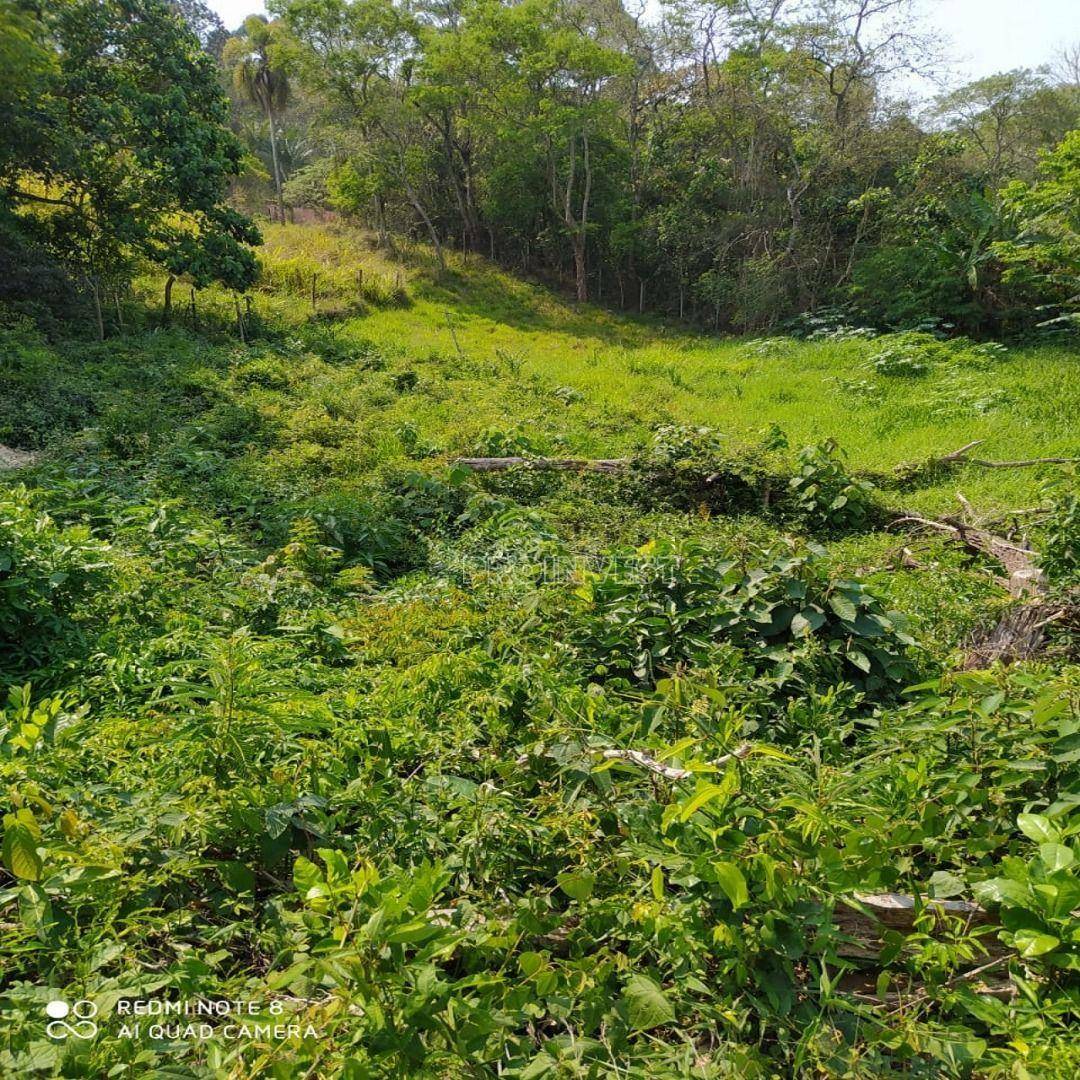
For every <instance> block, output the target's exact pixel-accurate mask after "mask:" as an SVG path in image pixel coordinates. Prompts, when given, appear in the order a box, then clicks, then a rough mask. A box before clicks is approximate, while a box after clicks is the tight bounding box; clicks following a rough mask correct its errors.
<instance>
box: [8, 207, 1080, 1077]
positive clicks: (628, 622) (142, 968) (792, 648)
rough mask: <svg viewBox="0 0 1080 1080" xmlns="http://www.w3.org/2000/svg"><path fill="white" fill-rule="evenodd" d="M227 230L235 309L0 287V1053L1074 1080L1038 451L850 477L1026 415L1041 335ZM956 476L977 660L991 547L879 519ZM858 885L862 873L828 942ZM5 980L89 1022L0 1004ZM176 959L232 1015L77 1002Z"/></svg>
mask: <svg viewBox="0 0 1080 1080" xmlns="http://www.w3.org/2000/svg"><path fill="white" fill-rule="evenodd" d="M267 240H268V243H267V248H266V251H265V253H264V256H263V257H264V261H265V269H264V279H263V280H264V284H263V286H262V287H261V291H260V292H258V293H257V294H256V296H255V297H254V301H253V305H252V309H251V312H250V315H249V316H248V317H247V318H246V320H245V324H244V336H245V339H246V340H245V341H244V342H243V343H241V342H240V341H239V340H238V337H237V330H236V327H235V326H234V322H235V320H236V318H237V311H238V310H239V311H240V316H241V318H244V309H243V308H242V307H240V306H239V305H237V304H236V302H235V300H234V298H233V297H231V296H228V295H226V294H216V293H213V292H206V293H202V294H199V296H198V297H197V298H196V312H195V316H194V319H193V317H192V315H191V313H190V311H189V310H187V309H186V308H185V307H184V304H183V303H182V302H181V301H183V300H186V296H185V295H184V294H183V293H182V292H181V291H180V290H179V289H178V290H177V297H179V299H176V300H175V301H174V302H175V310H174V313H173V317H172V325H171V326H169V327H162V326H161V325H160V322H161V317H160V313H159V312H158V311H156V310H153V311H152V313H151V314H150V315H148V316H146V317H145V320H144V324H143V325H142V326H141V328H140V327H139V326H138V325H136V326H135V327H134V328H132V325H131V324H132V323H133V322H136V323H137V320H136V319H134V317H133V316H131V315H129V319H128V322H129V327H128V332H126V333H124V334H117V335H115V336H113V337H110V338H109V339H107V340H106V341H105V342H103V343H101V344H98V343H94V344H89V343H87V342H84V341H76V340H61V341H54V342H50V341H47V340H46V339H45V338H43V337H42V335H41V334H40V333H39V332H38V331H36V330H34V329H33V328H32V327H31V326H30V325H29V324H27V323H25V322H14V323H9V325H6V326H4V327H3V328H0V339H2V344H3V348H4V351H5V357H6V358H7V359H6V360H5V366H4V368H3V369H2V370H0V443H4V444H6V445H9V446H13V447H20V448H22V449H26V450H40V451H41V454H40V458H39V459H38V460H37V461H36V463H33V464H31V465H29V466H28V467H25V468H20V469H13V470H5V471H4V472H2V473H0V646H2V648H0V681H2V683H3V685H4V686H5V687H6V688H8V692H9V700H8V704H7V706H6V708H5V710H4V713H3V722H2V723H0V732H2V734H0V770H2V779H3V782H4V784H5V787H6V788H7V789H8V790H9V791H10V793H11V802H12V808H11V812H10V813H9V814H8V815H7V817H6V818H5V840H4V855H3V864H4V869H3V870H2V871H0V874H2V877H0V947H2V948H3V950H4V952H5V955H6V956H7V957H8V958H9V959H8V960H7V961H6V962H5V970H4V974H3V977H2V983H0V1004H2V1006H3V1008H4V1011H5V1015H6V1017H7V1018H8V1020H9V1023H8V1031H9V1032H10V1036H9V1041H8V1045H7V1046H6V1048H4V1049H3V1050H0V1067H2V1068H3V1070H4V1071H5V1072H12V1073H20V1072H29V1073H33V1072H34V1071H37V1072H40V1073H44V1074H49V1073H51V1074H55V1075H64V1076H76V1075H106V1074H109V1073H110V1071H113V1074H114V1075H119V1074H120V1073H122V1072H130V1073H131V1074H132V1075H143V1074H147V1073H148V1072H149V1071H150V1070H152V1069H166V1068H167V1069H169V1070H171V1071H170V1075H178V1076H179V1075H195V1076H238V1077H239V1076H245V1077H246V1076H263V1075H267V1076H282V1077H285V1076H299V1075H310V1076H320V1077H323V1076H326V1077H335V1076H345V1077H362V1076H387V1077H391V1076H393V1077H399V1076H417V1077H432V1078H435V1077H438V1078H442V1077H459V1076H460V1077H465V1076H489V1075H490V1076H503V1077H521V1078H531V1080H535V1078H539V1077H556V1076H581V1077H585V1076H607V1075H626V1076H656V1077H668V1076H696V1077H723V1076H732V1077H734V1076H738V1077H755V1076H761V1077H766V1076H772V1075H777V1074H783V1075H793V1074H798V1075H810V1074H816V1075H824V1076H834V1075H835V1076H839V1075H851V1076H860V1077H861V1076H880V1075H885V1074H886V1073H889V1072H894V1073H897V1074H902V1075H912V1076H920V1075H925V1076H935V1077H936V1076H943V1075H958V1076H960V1075H973V1074H975V1075H979V1076H1013V1075H1023V1072H1022V1070H1024V1069H1027V1070H1028V1074H1029V1075H1040V1076H1063V1077H1064V1076H1072V1075H1075V1074H1076V1071H1077V1068H1078V1067H1080V1057H1078V1052H1077V1048H1076V1045H1075V1038H1074V1037H1073V1036H1072V1035H1071V1034H1070V1024H1071V1023H1072V1022H1073V1021H1074V1019H1075V1018H1074V1013H1075V1004H1074V1003H1075V1000H1076V994H1077V991H1078V985H1077V981H1076V971H1077V970H1078V969H1080V922H1078V920H1077V919H1076V917H1075V915H1074V914H1073V912H1074V911H1075V910H1076V909H1077V907H1078V906H1080V900H1078V898H1080V878H1078V877H1077V873H1076V865H1077V863H1076V856H1077V852H1076V850H1075V842H1074V838H1075V835H1076V833H1077V832H1080V818H1078V817H1077V813H1076V810H1075V807H1076V805H1077V802H1078V797H1080V765H1078V762H1080V751H1078V750H1077V740H1078V732H1080V709H1078V705H1080V676H1078V669H1077V666H1076V664H1075V662H1074V653H1073V652H1072V650H1073V649H1074V646H1075V643H1074V641H1073V640H1072V639H1071V638H1070V636H1069V634H1068V625H1069V615H1068V612H1069V610H1070V605H1071V604H1072V602H1073V600H1072V597H1073V596H1074V593H1070V591H1069V590H1070V589H1075V585H1076V570H1077V562H1076V521H1077V516H1078V515H1077V502H1076V495H1075V488H1074V487H1072V486H1071V479H1070V472H1069V470H1068V468H1062V467H1058V466H1054V465H1047V466H1041V467H1037V468H1016V469H1011V468H1010V469H991V468H985V467H981V466H977V465H970V464H960V465H957V466H955V467H948V468H941V467H937V468H925V467H916V468H913V469H911V470H908V471H906V472H900V473H897V472H896V471H895V470H894V468H893V467H894V466H896V465H897V464H900V463H912V464H913V465H916V466H918V465H919V463H922V464H923V465H924V466H925V462H926V459H928V458H930V457H934V456H938V455H940V454H942V453H945V452H947V451H950V450H954V449H956V448H958V447H960V446H962V445H964V444H966V443H969V442H972V441H974V440H977V439H981V440H984V441H983V444H982V446H981V447H980V452H981V453H982V454H984V455H985V457H986V458H989V459H995V460H998V459H1014V458H1028V457H1044V456H1046V457H1074V456H1076V455H1077V454H1078V453H1080V440H1078V439H1077V437H1076V434H1075V424H1074V421H1075V417H1076V415H1077V414H1078V411H1080V410H1078V408H1077V406H1078V397H1080V379H1078V374H1077V354H1076V352H1075V349H1073V350H1070V349H1069V348H1067V347H1064V346H1061V345H1044V346H1039V347H1025V348H1016V349H1008V350H1004V349H1001V348H998V347H993V346H985V345H976V344H974V343H971V342H951V343H941V342H938V341H936V340H935V339H933V338H931V337H929V336H926V335H923V336H911V335H888V336H885V337H876V338H873V339H868V338H866V337H864V336H857V335H856V336H852V334H851V332H850V331H849V330H838V329H836V328H835V327H834V328H831V329H828V332H826V333H823V334H820V335H819V336H818V337H817V338H816V339H815V340H802V339H796V338H792V337H780V336H777V337H773V338H769V339H767V340H760V339H759V340H754V341H747V340H725V339H714V338H707V337H701V336H696V335H691V334H688V333H684V332H682V331H681V330H678V329H674V328H671V327H667V326H664V325H661V324H658V323H654V322H651V321H648V320H642V319H637V318H634V317H629V316H625V317H624V316H619V315H617V314H613V313H611V312H607V311H603V310H599V309H596V308H590V307H586V308H582V309H576V308H574V307H573V306H570V305H568V304H566V303H565V302H564V301H562V300H561V299H560V298H558V297H557V296H556V295H554V294H553V293H551V292H549V291H547V290H545V289H543V288H541V287H539V286H535V285H529V284H525V283H523V282H520V281H516V280H514V279H512V278H510V277H509V276H507V275H505V274H503V273H501V272H498V271H496V270H494V269H492V268H491V267H490V266H488V265H486V264H484V263H483V262H476V261H474V262H473V263H472V264H470V265H468V266H464V265H457V266H454V267H452V271H451V273H450V274H449V275H447V276H446V277H444V278H442V279H441V280H439V279H436V278H435V277H433V275H432V273H431V270H430V267H429V266H428V265H427V264H426V261H425V256H424V252H423V251H422V250H416V251H409V252H405V253H404V254H402V255H401V256H400V258H398V259H390V258H387V257H386V256H385V255H384V254H381V253H378V252H375V251H372V250H371V249H370V247H369V245H368V243H367V241H366V239H365V238H364V237H362V236H359V235H357V234H354V233H351V232H349V231H348V230H329V229H317V228H310V227H308V228H299V227H270V228H269V229H268V230H267ZM360 270H362V274H360V273H358V271H360ZM313 274H314V275H316V277H315V281H314V294H315V299H314V308H315V310H314V311H313V310H312V306H313V303H312V275H313ZM140 287H141V290H142V295H143V296H144V298H146V299H147V300H157V299H159V298H160V295H161V283H160V282H159V281H156V280H154V281H149V280H148V281H145V282H143V283H142V284H141V286H140ZM195 319H197V321H198V329H197V331H196V328H195V327H193V326H190V325H187V324H188V322H189V321H194V320H195ZM154 324H156V325H154ZM830 439H834V440H836V442H837V443H838V444H839V446H840V448H842V450H843V451H846V452H847V455H848V456H847V457H844V456H843V454H842V453H841V452H840V451H838V450H836V449H835V448H834V447H833V446H832V445H831V444H830V443H829V442H828V440H830ZM472 454H485V455H491V456H505V455H514V456H526V457H532V456H537V455H559V456H583V457H625V458H627V459H629V466H628V468H627V469H626V470H625V471H623V472H620V473H616V474H613V475H605V474H597V473H581V474H578V473H573V472H557V473H553V472H544V471H541V470H536V469H531V468H525V469H517V470H510V471H507V472H500V473H493V474H477V473H473V472H470V471H469V470H467V469H463V468H462V467H460V466H457V465H455V464H454V460H455V459H456V458H458V457H460V456H462V455H472ZM957 491H960V492H962V494H963V495H964V496H965V497H966V498H967V499H968V500H969V501H970V503H971V504H972V510H971V512H972V513H974V514H975V515H977V516H978V517H979V518H980V520H984V519H987V518H992V519H994V520H993V522H992V526H993V528H994V529H996V530H999V531H1001V532H1005V531H1009V530H1012V531H1011V532H1009V535H1010V536H1012V538H1013V541H1014V542H1016V543H1018V544H1019V543H1021V542H1022V541H1023V542H1030V543H1032V544H1033V545H1034V546H1035V547H1036V548H1037V549H1038V550H1039V551H1040V552H1041V553H1042V561H1043V564H1044V567H1045V571H1046V581H1047V588H1048V590H1049V592H1048V594H1047V600H1048V602H1049V601H1053V607H1054V611H1055V612H1057V615H1056V616H1055V618H1054V619H1049V614H1047V618H1048V619H1049V622H1048V625H1047V631H1048V634H1049V636H1048V639H1047V640H1046V641H1045V642H1042V643H1041V644H1040V648H1039V649H1038V650H1037V652H1036V655H1034V657H1032V658H1029V659H1026V660H1023V661H1021V662H1018V663H1016V664H1013V665H1012V666H1009V667H1006V666H1000V665H999V666H997V667H994V668H992V669H988V670H983V669H979V668H978V667H977V666H976V668H975V669H973V670H961V669H962V668H963V667H964V666H965V659H964V658H965V655H967V654H968V652H969V646H970V643H971V639H972V637H977V636H979V635H980V634H982V633H984V631H985V630H986V628H987V627H989V626H992V625H993V624H994V623H995V621H996V620H997V619H998V618H999V616H1000V615H1001V613H1002V612H1003V611H1004V610H1007V609H1009V608H1010V606H1011V605H1014V604H1015V600H1014V599H1013V598H1012V597H1010V596H1009V595H1008V594H1007V593H1006V592H1005V590H1003V589H1002V587H1001V584H1000V581H999V580H998V579H999V577H1000V573H1001V567H1000V566H998V565H996V564H995V563H994V562H993V560H989V559H986V558H981V557H977V556H972V555H971V553H970V552H968V551H966V550H965V549H964V548H963V547H962V546H961V545H958V544H954V543H952V542H950V541H949V540H947V539H942V538H941V537H940V536H936V535H921V534H912V533H909V532H903V533H898V532H897V531H896V530H894V529H892V528H890V527H889V525H890V520H891V517H892V516H893V515H894V512H895V511H896V509H897V508H900V507H907V508H913V509H917V510H921V511H922V512H924V513H932V514H952V513H954V512H955V511H956V509H957V506H958V503H957V494H956V493H957ZM1036 508H1037V509H1038V510H1039V512H1038V513H1034V514H1031V513H1028V511H1031V510H1032V509H1036ZM1006 510H1008V511H1025V513H1022V514H1019V515H1009V514H1003V511H1006ZM1048 612H1049V609H1048ZM969 666H970V665H969ZM912 688H914V689H912ZM883 893H894V894H901V895H903V896H905V897H911V898H914V900H913V903H914V911H913V913H912V917H911V918H910V919H908V920H907V922H906V923H905V922H903V921H901V924H900V930H899V931H898V930H896V929H893V930H889V931H886V932H884V933H883V934H882V935H880V936H877V937H875V936H874V935H873V934H872V935H871V941H872V945H871V947H870V948H867V947H866V946H865V942H864V943H863V947H862V948H861V949H859V948H853V943H852V941H851V940H850V938H849V937H848V935H847V933H846V932H845V931H844V930H842V929H841V928H840V927H841V923H842V922H843V920H842V918H841V916H840V915H838V914H837V912H842V911H847V910H850V907H851V905H852V904H854V905H855V906H856V907H857V906H858V905H859V903H860V901H859V899H858V897H860V896H866V895H867V894H883ZM976 899H977V900H978V901H979V902H980V904H981V905H982V906H983V907H984V909H985V911H986V918H985V920H982V919H976V918H974V917H968V916H969V915H971V911H970V909H964V908H962V909H959V910H960V911H961V916H959V917H950V916H949V915H948V913H947V912H945V910H944V909H943V908H942V907H941V906H940V901H943V900H960V901H963V902H965V903H970V902H972V901H973V900H976ZM935 900H937V901H939V903H938V904H936V905H935V903H934V901H935ZM935 912H937V914H936V915H935ZM843 925H845V926H846V925H849V924H847V923H844V924H843ZM1002 950H1005V951H1004V952H1003V951H1002ZM50 988H51V989H50ZM55 993H61V994H62V996H64V997H65V998H67V999H79V998H81V999H88V1000H91V1001H93V1002H94V1003H95V1005H96V1006H97V1010H98V1016H99V1019H100V1023H101V1031H100V1033H99V1034H98V1036H97V1037H96V1038H94V1039H90V1040H86V1041H83V1040H74V1039H71V1040H67V1041H66V1042H58V1041H55V1040H53V1041H50V1040H49V1039H47V1038H46V1037H45V1035H44V1034H43V1019H42V1017H43V1013H42V1009H43V1006H44V1003H45V1002H46V1001H48V1000H49V999H50V997H52V996H54V994H55ZM200 997H202V998H210V997H212V998H221V999H230V1000H243V1001H248V1002H252V1003H253V1005H252V1010H253V1015H254V1017H255V1021H254V1022H253V1030H249V1031H247V1032H246V1033H237V1032H236V1031H234V1032H233V1034H231V1035H230V1034H229V1033H228V1032H227V1030H226V1026H225V1022H224V1021H223V1020H222V1019H221V1018H217V1019H214V1020H213V1022H212V1024H211V1028H212V1031H211V1033H210V1034H209V1035H207V1034H206V1033H201V1032H199V1031H186V1030H184V1029H183V1028H170V1029H162V1030H159V1031H158V1032H157V1035H156V1036H151V1035H149V1034H148V1031H147V1030H145V1029H144V1030H143V1031H141V1032H139V1033H136V1034H131V1033H130V1032H127V1033H125V1030H124V1029H122V1028H121V1026H120V1024H121V1019H122V1018H121V1016H120V1014H119V1013H118V1012H117V1010H116V1004H117V1002H118V1000H120V999H121V998H124V999H127V998H147V999H166V998H167V999H169V1000H179V999H192V1000H193V999H195V998H200ZM282 1016H284V1017H285V1018H286V1020H287V1023H286V1024H285V1029H283V1030H282V1031H275V1030H274V1028H273V1024H274V1023H281V1022H282V1021H281V1019H280V1018H281V1017H282ZM288 1024H292V1025H294V1027H293V1028H292V1029H289V1028H288ZM259 1025H261V1027H259ZM256 1027H257V1028H258V1030H254V1028H256Z"/></svg>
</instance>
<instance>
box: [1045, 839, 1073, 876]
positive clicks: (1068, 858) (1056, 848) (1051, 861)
mask: <svg viewBox="0 0 1080 1080" xmlns="http://www.w3.org/2000/svg"><path fill="white" fill-rule="evenodd" d="M1039 858H1040V859H1042V862H1043V866H1045V867H1046V869H1047V870H1048V871H1049V872H1050V873H1051V874H1052V873H1053V872H1054V871H1055V870H1066V869H1068V868H1069V867H1070V866H1072V864H1073V863H1074V862H1076V856H1075V855H1074V854H1073V852H1072V849H1071V848H1067V847H1065V845H1064V844H1040V845H1039Z"/></svg>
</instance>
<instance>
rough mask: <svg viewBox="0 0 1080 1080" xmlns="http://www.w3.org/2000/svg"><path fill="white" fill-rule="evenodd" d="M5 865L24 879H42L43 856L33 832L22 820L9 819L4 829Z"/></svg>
mask: <svg viewBox="0 0 1080 1080" xmlns="http://www.w3.org/2000/svg"><path fill="white" fill-rule="evenodd" d="M3 860H4V865H5V866H6V867H7V868H8V869H9V870H10V871H11V872H12V873H13V874H14V875H15V876H16V877H17V878H22V879H23V880H24V881H40V880H41V857H40V856H39V855H38V853H37V843H36V842H35V840H34V837H33V834H32V833H31V832H30V830H29V829H28V828H27V827H26V825H25V824H23V823H22V822H21V821H10V820H9V821H8V824H7V827H6V828H5V829H4V846H3Z"/></svg>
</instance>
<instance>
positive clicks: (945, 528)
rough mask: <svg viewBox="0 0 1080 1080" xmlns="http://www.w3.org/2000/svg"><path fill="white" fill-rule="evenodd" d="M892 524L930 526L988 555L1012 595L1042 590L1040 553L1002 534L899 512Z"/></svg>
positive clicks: (964, 523)
mask: <svg viewBox="0 0 1080 1080" xmlns="http://www.w3.org/2000/svg"><path fill="white" fill-rule="evenodd" d="M892 525H893V526H894V527H895V526H897V525H917V526H918V527H920V528H922V529H933V530H934V531H936V532H941V533H944V534H945V535H947V536H950V537H952V538H953V539H954V540H957V541H959V542H960V543H962V544H963V545H964V547H966V548H967V549H968V551H970V552H972V553H973V554H977V555H988V556H989V557H990V558H992V559H994V560H995V561H996V562H998V563H1000V564H1001V566H1002V567H1003V568H1004V570H1005V572H1006V573H1007V574H1008V580H1007V582H1006V585H1007V588H1008V589H1009V592H1011V593H1012V594H1013V595H1014V596H1022V595H1023V594H1025V593H1040V592H1041V591H1042V571H1041V570H1039V568H1038V567H1037V566H1036V565H1035V559H1036V558H1037V557H1038V554H1039V553H1038V552H1037V551H1034V550H1033V549H1031V548H1026V547H1021V546H1020V545H1019V544H1013V543H1011V542H1010V541H1008V540H1005V539H1004V538H1003V537H1000V536H995V535H994V534H993V533H991V532H987V531H986V530H985V529H980V528H978V527H977V526H975V525H971V524H969V523H968V522H966V521H960V520H958V519H957V518H946V519H945V520H944V521H935V520H934V519H933V518H926V517H922V516H921V515H919V514H914V513H910V512H907V511H901V513H900V515H899V516H898V517H895V518H894V519H893V521H892Z"/></svg>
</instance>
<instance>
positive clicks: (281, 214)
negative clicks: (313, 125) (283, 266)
mask: <svg viewBox="0 0 1080 1080" xmlns="http://www.w3.org/2000/svg"><path fill="white" fill-rule="evenodd" d="M266 119H267V120H268V121H269V122H270V157H271V159H272V160H273V163H274V192H275V194H276V195H277V212H278V220H279V221H280V222H281V224H282V225H284V224H285V198H284V196H283V195H282V193H281V169H280V167H279V166H278V152H277V135H276V134H275V132H274V111H273V109H269V108H268V109H267V110H266Z"/></svg>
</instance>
